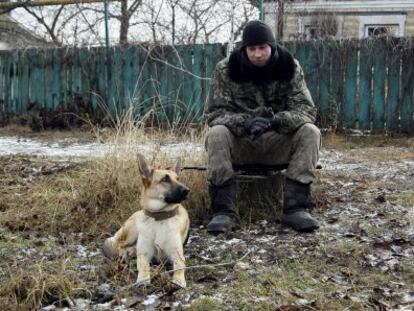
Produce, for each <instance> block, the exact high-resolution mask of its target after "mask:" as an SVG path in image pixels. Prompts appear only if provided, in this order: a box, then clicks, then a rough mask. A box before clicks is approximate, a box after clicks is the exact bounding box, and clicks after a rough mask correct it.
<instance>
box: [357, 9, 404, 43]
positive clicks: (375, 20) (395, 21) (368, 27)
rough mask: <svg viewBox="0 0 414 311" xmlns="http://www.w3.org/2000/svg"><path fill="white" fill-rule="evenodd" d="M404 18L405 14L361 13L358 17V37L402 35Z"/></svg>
mask: <svg viewBox="0 0 414 311" xmlns="http://www.w3.org/2000/svg"><path fill="white" fill-rule="evenodd" d="M405 20H406V15H405V14H388V15H362V16H360V17H359V23H360V24H359V37H360V38H367V37H380V36H395V37H402V36H404V33H405Z"/></svg>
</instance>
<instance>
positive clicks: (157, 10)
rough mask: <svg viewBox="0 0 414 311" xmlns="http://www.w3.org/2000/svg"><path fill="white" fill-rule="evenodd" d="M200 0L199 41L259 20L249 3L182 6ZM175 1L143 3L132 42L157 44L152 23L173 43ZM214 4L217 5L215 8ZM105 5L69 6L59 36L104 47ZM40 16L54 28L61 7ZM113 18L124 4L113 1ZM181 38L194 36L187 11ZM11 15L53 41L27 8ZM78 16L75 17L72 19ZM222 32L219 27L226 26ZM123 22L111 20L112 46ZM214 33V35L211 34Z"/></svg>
mask: <svg viewBox="0 0 414 311" xmlns="http://www.w3.org/2000/svg"><path fill="white" fill-rule="evenodd" d="M194 1H197V5H198V9H199V12H201V10H203V9H206V8H207V7H209V9H208V10H205V12H203V14H202V16H201V18H200V21H202V23H205V25H206V27H205V29H206V31H202V32H201V33H200V34H199V35H198V37H197V38H198V42H204V41H206V40H208V41H209V42H210V43H212V42H228V41H229V40H230V37H231V21H233V23H234V25H235V27H237V26H239V25H240V24H241V23H243V22H244V21H245V20H246V16H247V17H248V18H249V19H255V18H257V17H258V11H257V9H256V8H254V7H252V6H251V5H250V3H249V1H248V0H238V1H237V0H226V1H225V0H216V1H215V2H213V1H212V0H182V1H180V4H181V5H187V6H188V7H190V6H191V4H192V3H194ZM171 2H172V1H171V0H143V4H142V6H141V7H140V8H139V9H138V10H137V11H136V12H135V13H134V15H133V16H132V18H131V28H130V32H129V41H131V42H143V41H144V42H145V41H150V42H152V41H153V31H152V29H151V26H150V25H151V23H152V22H156V26H155V34H156V35H155V36H156V39H157V40H158V41H161V42H164V43H168V42H169V41H171V19H172V10H171V6H170V5H169V3H171ZM213 3H214V5H212V4H213ZM103 6H104V5H103V3H99V4H85V5H67V6H65V8H64V9H63V11H62V13H61V15H60V17H59V19H58V22H57V25H56V30H55V33H56V34H57V37H58V38H59V40H60V41H61V42H63V43H64V44H74V43H75V42H76V43H77V44H83V45H85V44H86V45H87V44H93V45H95V44H103V43H104V38H105V27H104V19H103V16H104V15H103V11H102V10H103ZM34 10H35V12H36V14H38V15H39V16H41V17H42V18H44V20H45V21H46V22H47V24H48V25H51V23H52V21H53V19H54V16H55V15H56V13H57V12H58V10H59V6H47V7H41V8H36V9H34ZM109 12H110V15H112V14H114V15H116V14H119V13H120V4H119V3H115V2H112V3H110V4H109ZM176 14H177V18H176V19H177V25H176V33H177V37H178V36H181V37H188V36H189V34H191V33H194V29H195V23H194V21H193V20H192V19H191V18H190V17H189V16H188V14H185V12H184V11H183V10H180V9H177V11H176ZM11 16H12V17H13V18H14V19H15V20H17V21H19V22H20V23H21V24H23V25H24V26H25V27H26V28H28V29H30V30H32V31H34V32H36V33H37V34H38V35H40V36H42V37H46V38H49V39H50V37H48V36H47V34H46V31H45V27H44V26H42V25H41V24H39V22H38V21H37V20H36V18H35V17H34V16H32V15H30V14H29V13H28V12H27V11H26V10H24V9H21V8H20V9H15V10H13V11H12V13H11ZM72 16H75V17H74V18H71V17H72ZM223 23H224V25H222V26H220V27H219V29H218V30H214V29H215V28H216V27H217V26H219V25H221V24H223ZM119 28H120V23H119V21H118V20H117V19H115V18H110V39H111V43H112V44H116V43H117V42H118V40H119ZM209 32H211V33H209Z"/></svg>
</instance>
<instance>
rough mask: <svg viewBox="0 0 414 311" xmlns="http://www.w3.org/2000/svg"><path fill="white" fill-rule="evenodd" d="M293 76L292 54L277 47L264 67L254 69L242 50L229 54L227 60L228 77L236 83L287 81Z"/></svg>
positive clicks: (293, 63)
mask: <svg viewBox="0 0 414 311" xmlns="http://www.w3.org/2000/svg"><path fill="white" fill-rule="evenodd" d="M294 74H295V62H294V58H293V56H292V54H290V52H289V51H288V50H286V49H285V48H284V47H282V46H280V45H277V46H276V49H275V51H274V52H273V56H272V58H271V60H270V62H269V64H268V65H266V66H265V67H256V66H254V65H252V64H251V63H250V61H249V60H248V59H247V55H246V52H245V50H244V48H239V49H237V50H235V51H234V52H233V53H231V55H230V58H229V76H230V79H231V80H233V81H234V82H236V83H242V82H250V81H252V82H256V83H260V82H265V81H272V80H285V81H289V80H291V79H292V78H293V75H294Z"/></svg>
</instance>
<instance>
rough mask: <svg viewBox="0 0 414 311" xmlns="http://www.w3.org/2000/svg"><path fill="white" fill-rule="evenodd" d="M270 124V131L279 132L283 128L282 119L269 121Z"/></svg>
mask: <svg viewBox="0 0 414 311" xmlns="http://www.w3.org/2000/svg"><path fill="white" fill-rule="evenodd" d="M269 123H270V129H271V130H273V131H275V132H279V129H280V128H281V127H282V120H280V119H272V120H269Z"/></svg>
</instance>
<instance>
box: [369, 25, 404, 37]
mask: <svg viewBox="0 0 414 311" xmlns="http://www.w3.org/2000/svg"><path fill="white" fill-rule="evenodd" d="M398 33H399V25H368V26H367V25H366V26H365V37H374V38H377V37H384V36H397V35H398Z"/></svg>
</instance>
